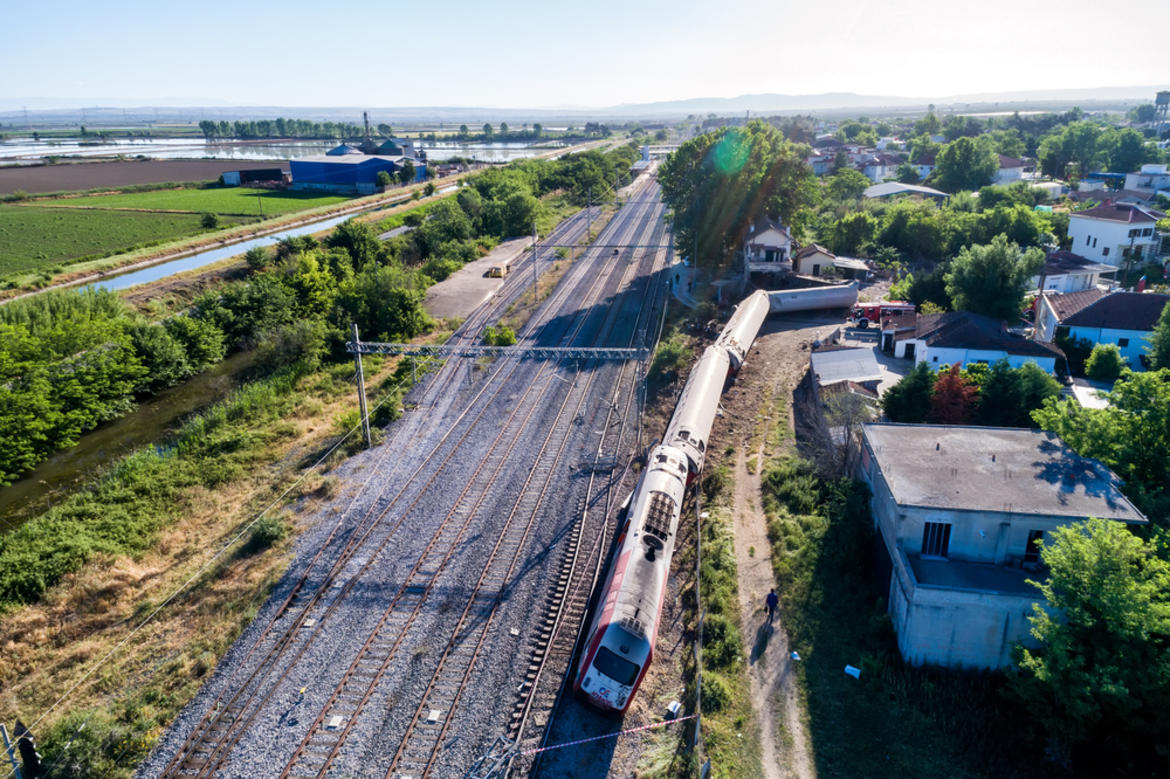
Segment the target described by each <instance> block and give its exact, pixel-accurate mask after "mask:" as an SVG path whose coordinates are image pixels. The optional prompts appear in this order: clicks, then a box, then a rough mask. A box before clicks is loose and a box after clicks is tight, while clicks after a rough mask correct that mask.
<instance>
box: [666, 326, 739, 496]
mask: <svg viewBox="0 0 1170 779" xmlns="http://www.w3.org/2000/svg"><path fill="white" fill-rule="evenodd" d="M730 365H731V363H730V360H729V358H728V356H727V349H725V348H723V347H721V346H719V345H715V346H708V347H707V349H706V350H705V351H704V352H703V356H702V357H700V358H699V361H698V362H697V363H695V367H694V368H693V369H692V370H691V375H690V376H688V377H687V383H686V386H685V387H683V391H682V396H681V397H680V398H679V400H678V405H677V406H676V407H675V409H674V415H673V416H672V417H671V418H670V425H669V426H668V427H667V428H666V435H665V437H663V439H662V443H664V444H666V445H667V446H675V447H678V448H679V449H682V450H683V452H685V453H686V455H687V459H688V460H689V461H690V469H691V477H692V478H694V476H696V475H698V473H699V471H701V470H703V459H704V457H705V456H706V454H707V439H708V438H710V437H711V426H712V425H713V424H714V423H715V413H716V411H717V410H718V408H719V396H720V395H722V394H723V384H724V382H726V381H727V374H728V369H729V367H730Z"/></svg>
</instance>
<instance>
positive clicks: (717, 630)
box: [703, 614, 743, 668]
mask: <svg viewBox="0 0 1170 779" xmlns="http://www.w3.org/2000/svg"><path fill="white" fill-rule="evenodd" d="M741 644H742V642H741V640H740V635H739V628H737V627H736V626H735V623H734V622H732V621H731V620H730V619H729V618H727V617H725V616H724V615H722V614H708V615H707V616H706V617H705V618H704V619H703V659H704V660H705V661H706V665H707V666H708V667H710V668H726V667H728V666H732V665H735V664H736V663H737V662H739V660H740V659H741V658H742V657H743V651H742V649H741V648H740V647H741Z"/></svg>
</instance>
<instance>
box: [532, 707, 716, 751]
mask: <svg viewBox="0 0 1170 779" xmlns="http://www.w3.org/2000/svg"><path fill="white" fill-rule="evenodd" d="M697 716H699V715H698V714H688V715H687V716H685V717H679V718H677V719H668V720H664V721H662V722H651V723H650V724H649V725H643V726H642V727H640V728H630V729H629V730H619V731H618V732H617V733H606V734H605V735H603V736H591V737H589V738H581V739H577V740H576V741H566V742H565V743H564V744H553V745H552V746H551V747H538V748H536V749H526V750H524V751H523V752H521V753H520V754H521V755H524V756H528V755H535V754H536V753H537V752H547V751H549V750H550V749H563V748H564V747H575V746H577V745H578V744H587V743H588V742H590V741H601V740H603V739H607V738H617V737H618V736H625V735H627V734H629V733H637V732H638V731H640V730H650V729H652V728H661V727H663V726H665V725H673V724H674V723H676V722H685V721H686V720H689V719H694V718H695V717H697Z"/></svg>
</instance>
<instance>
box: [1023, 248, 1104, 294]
mask: <svg viewBox="0 0 1170 779" xmlns="http://www.w3.org/2000/svg"><path fill="white" fill-rule="evenodd" d="M1116 271H1117V268H1115V267H1113V266H1112V265H1103V264H1101V263H1099V262H1093V261H1092V260H1086V259H1085V258H1084V257H1081V256H1080V255H1079V254H1073V253H1072V252H1068V251H1058V252H1052V253H1050V254H1049V255H1048V258H1047V259H1046V260H1045V262H1044V268H1043V269H1042V270H1041V271H1040V274H1039V275H1037V276H1033V277H1032V281H1031V285H1032V289H1036V290H1041V291H1043V292H1062V293H1067V292H1080V291H1081V290H1083V289H1093V288H1095V287H1096V286H1097V283H1098V282H1099V281H1100V280H1101V276H1103V275H1110V274H1112V273H1115V272H1116Z"/></svg>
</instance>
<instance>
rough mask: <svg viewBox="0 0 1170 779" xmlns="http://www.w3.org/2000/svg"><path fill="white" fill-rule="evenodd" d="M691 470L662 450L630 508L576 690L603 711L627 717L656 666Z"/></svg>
mask: <svg viewBox="0 0 1170 779" xmlns="http://www.w3.org/2000/svg"><path fill="white" fill-rule="evenodd" d="M687 470H688V466H687V456H686V455H685V454H684V453H683V452H682V451H680V450H678V449H676V448H674V447H672V446H659V447H656V448H655V449H654V450H653V451H652V452H651V453H650V461H649V464H648V467H647V469H646V472H645V473H644V474H643V476H642V479H641V481H640V482H639V483H638V487H637V489H635V491H634V498H633V500H632V501H631V502H630V511H629V515H628V516H629V522H628V526H627V530H626V532H625V536H624V538H623V540H622V543H621V547H620V549H619V550H618V554H617V557H616V559H615V560H614V563H613V565H612V566H611V568H610V572H609V575H608V577H607V579H606V585H605V588H604V589H603V590H602V593H601V598H600V600H599V601H598V604H597V610H596V614H597V616H596V617H595V618H594V621H593V627H592V629H591V630H590V632H589V638H588V640H587V641H586V643H585V649H584V652H583V654H582V657H581V662H580V665H579V666H578V672H577V676H576V679H575V681H574V684H573V686H574V689H576V690H578V691H580V692H582V693H584V694H585V695H586V696H588V698H589V700H590V702H591V703H593V704H594V705H595V706H597V707H599V708H601V709H604V710H607V711H611V712H616V713H625V711H626V709H627V708H628V707H629V704H630V700H631V698H633V695H634V692H635V691H636V690H637V689H638V685H640V684H641V683H642V677H643V676H645V674H646V669H647V668H648V667H649V666H650V660H651V658H652V657H653V654H654V640H655V638H656V637H657V635H658V619H659V614H660V612H661V607H662V599H663V597H664V594H665V590H666V580H667V574H668V573H669V569H670V559H671V556H672V555H673V553H674V542H675V535H676V533H677V532H678V518H679V511H680V510H681V507H682V499H683V492H684V491H685V489H686V479H687Z"/></svg>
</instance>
